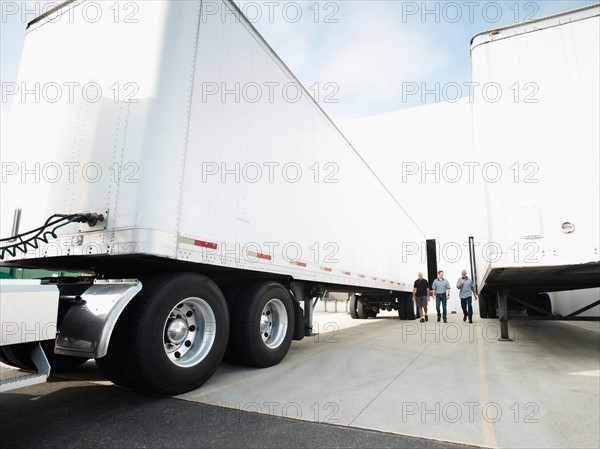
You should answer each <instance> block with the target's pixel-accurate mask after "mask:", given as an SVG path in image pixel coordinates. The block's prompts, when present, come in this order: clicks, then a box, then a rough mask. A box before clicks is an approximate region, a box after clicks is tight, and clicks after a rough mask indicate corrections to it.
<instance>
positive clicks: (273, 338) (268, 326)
mask: <svg viewBox="0 0 600 449" xmlns="http://www.w3.org/2000/svg"><path fill="white" fill-rule="evenodd" d="M287 320H288V315H287V311H286V310H285V306H284V305H283V302H282V301H281V300H280V299H278V298H273V299H271V300H270V301H269V302H267V304H265V307H264V308H263V310H262V313H261V316H260V328H259V330H260V336H261V338H262V341H263V343H264V344H265V345H266V346H267V347H268V348H271V349H275V348H278V347H279V346H280V345H281V343H282V342H283V340H284V338H285V334H286V332H287Z"/></svg>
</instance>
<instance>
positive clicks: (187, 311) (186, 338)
mask: <svg viewBox="0 0 600 449" xmlns="http://www.w3.org/2000/svg"><path fill="white" fill-rule="evenodd" d="M215 331H216V319H215V314H214V312H213V310H212V308H211V307H210V305H209V304H208V303H207V302H206V301H205V300H203V299H202V298H196V297H190V298H186V299H184V300H183V301H180V302H179V303H178V304H177V305H176V306H175V307H173V309H172V310H171V312H169V315H168V317H167V319H166V320H165V325H164V329H163V347H164V350H165V353H166V354H167V357H169V360H171V362H172V363H173V364H175V365H177V366H180V367H183V368H189V367H192V366H195V365H197V364H198V363H200V362H201V361H202V360H204V358H205V357H206V356H207V355H208V353H209V352H210V350H211V348H212V347H213V344H214V342H215V336H216V333H215Z"/></svg>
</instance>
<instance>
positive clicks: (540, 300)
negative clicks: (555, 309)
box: [527, 293, 552, 316]
mask: <svg viewBox="0 0 600 449" xmlns="http://www.w3.org/2000/svg"><path fill="white" fill-rule="evenodd" d="M533 304H534V305H535V306H537V307H538V308H540V309H542V310H544V311H545V312H546V313H548V314H552V301H550V295H548V293H538V294H537V295H534V296H533ZM527 315H529V316H542V315H543V313H541V312H538V311H537V310H535V309H532V308H530V307H527Z"/></svg>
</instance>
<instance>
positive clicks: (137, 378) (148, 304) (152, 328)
mask: <svg viewBox="0 0 600 449" xmlns="http://www.w3.org/2000/svg"><path fill="white" fill-rule="evenodd" d="M226 294H227V296H228V297H227V299H226V297H225V296H224V295H223V293H222V291H221V290H220V289H219V287H217V285H216V284H215V283H214V282H213V281H211V280H210V279H209V278H207V277H206V276H203V275H200V274H195V273H178V274H169V275H165V276H159V277H156V278H154V279H151V280H150V281H148V282H146V283H145V284H144V288H143V289H142V291H141V292H140V293H139V294H138V296H136V297H135V298H134V299H133V300H132V302H131V303H130V304H129V305H128V306H127V308H126V309H125V311H124V312H123V314H122V316H121V317H120V318H119V321H118V322H117V325H116V327H115V329H114V331H113V334H112V336H111V339H110V343H109V347H108V353H107V355H106V356H105V357H102V358H99V359H96V363H97V364H98V366H99V368H100V369H101V371H102V372H103V373H104V374H105V376H106V377H107V378H108V379H109V380H111V381H112V382H113V383H115V384H117V385H121V386H126V387H137V388H145V389H150V390H154V391H157V392H159V393H162V394H169V395H172V394H180V393H183V392H186V391H189V390H192V389H194V388H198V387H199V386H200V385H202V384H203V383H204V382H206V381H207V380H208V379H209V378H210V377H211V376H212V374H213V373H214V372H215V370H216V369H217V367H218V366H219V363H220V362H221V360H222V359H223V357H224V356H225V354H226V352H227V359H229V360H232V361H237V362H239V363H244V364H248V365H253V366H261V367H264V366H271V365H274V364H276V363H279V362H280V361H281V360H282V359H283V358H284V357H285V355H286V354H287V352H288V350H289V347H290V345H291V340H292V335H293V330H294V312H293V304H292V300H291V296H290V294H289V292H288V291H287V290H286V289H285V288H284V287H283V286H282V285H281V284H279V283H276V282H262V283H257V284H252V285H248V286H243V288H239V289H230V291H226ZM230 323H231V324H230ZM230 325H231V332H230Z"/></svg>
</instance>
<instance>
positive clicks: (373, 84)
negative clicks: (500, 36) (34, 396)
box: [0, 0, 597, 122]
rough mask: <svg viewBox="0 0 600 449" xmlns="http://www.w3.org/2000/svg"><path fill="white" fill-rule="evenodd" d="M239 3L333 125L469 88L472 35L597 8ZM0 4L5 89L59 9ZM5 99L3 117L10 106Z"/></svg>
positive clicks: (42, 3)
mask: <svg viewBox="0 0 600 449" xmlns="http://www.w3.org/2000/svg"><path fill="white" fill-rule="evenodd" d="M89 1H91V0H89ZM112 3H114V2H112V1H111V4H112ZM126 3H128V2H122V4H123V5H124V4H126ZM129 3H130V2H129ZM236 3H237V4H238V5H239V6H240V8H241V9H242V11H243V12H244V13H245V14H246V16H247V17H248V18H249V20H250V21H251V22H252V23H253V24H254V26H255V27H256V28H257V29H258V31H259V32H260V33H261V34H262V35H263V36H264V37H265V38H266V40H267V42H268V43H269V44H270V45H271V46H272V47H273V49H274V50H275V51H276V53H277V54H278V55H279V56H280V57H281V58H282V59H283V61H284V62H285V63H286V64H287V65H288V67H290V69H291V70H292V72H293V73H294V74H296V76H297V77H298V78H299V79H300V81H301V82H302V83H303V84H304V85H305V86H306V87H307V88H309V90H310V91H311V92H312V93H313V95H315V96H318V101H319V103H320V104H321V106H322V107H323V109H324V110H325V111H326V112H327V113H328V114H329V115H330V116H331V117H332V118H333V119H334V121H338V122H339V121H345V120H350V119H356V118H359V117H365V116H370V115H375V114H382V113H387V112H392V111H395V110H400V109H404V108H408V107H415V106H419V105H421V104H423V103H432V102H437V101H443V100H444V97H443V96H440V98H437V99H436V98H435V97H434V95H428V96H427V97H426V98H425V99H423V98H421V96H420V95H406V93H407V92H408V91H407V89H409V88H410V86H419V87H423V86H425V87H428V88H435V83H436V82H439V83H440V84H441V85H442V86H443V85H445V84H447V83H454V82H455V83H458V84H459V85H461V86H462V85H463V83H464V82H468V81H469V80H470V61H469V42H470V39H471V37H472V36H474V35H475V34H477V33H479V32H483V31H487V30H491V29H494V28H498V27H502V26H507V25H510V24H513V23H516V22H521V21H523V20H526V19H536V18H540V17H543V16H546V15H550V14H554V13H557V12H562V11H566V10H569V9H574V8H577V7H580V6H584V5H588V4H593V3H597V2H595V1H538V2H532V1H519V2H517V1H500V2H487V1H462V2H460V1H459V2H413V1H360V0H357V1H355V0H349V1H321V2H315V1H313V0H309V1H297V2H295V1H270V2H269V1H267V2H262V1H240V2H236ZM0 4H1V15H2V17H1V23H0V25H1V30H0V32H1V33H0V37H1V47H0V49H1V60H0V62H1V72H0V77H1V80H2V83H3V85H5V84H6V83H10V82H15V81H16V79H17V74H18V67H19V61H20V56H21V51H22V47H23V40H24V35H25V25H26V23H27V22H29V21H30V20H32V19H33V18H34V17H35V16H36V15H37V14H39V13H40V12H43V11H45V10H47V8H48V7H49V6H52V5H56V4H57V2H55V1H52V2H51V1H16V2H15V1H5V0H1V1H0ZM423 83H424V84H423ZM403 94H404V95H403ZM455 95H462V96H465V95H468V91H467V89H466V88H465V89H461V91H460V92H459V91H456V93H455V92H452V93H449V94H448V97H451V99H454V96H455ZM2 100H3V101H2V105H1V108H2V113H3V114H6V113H8V112H9V111H10V101H4V100H5V99H4V98H3V99H2ZM423 100H424V101H423Z"/></svg>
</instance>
